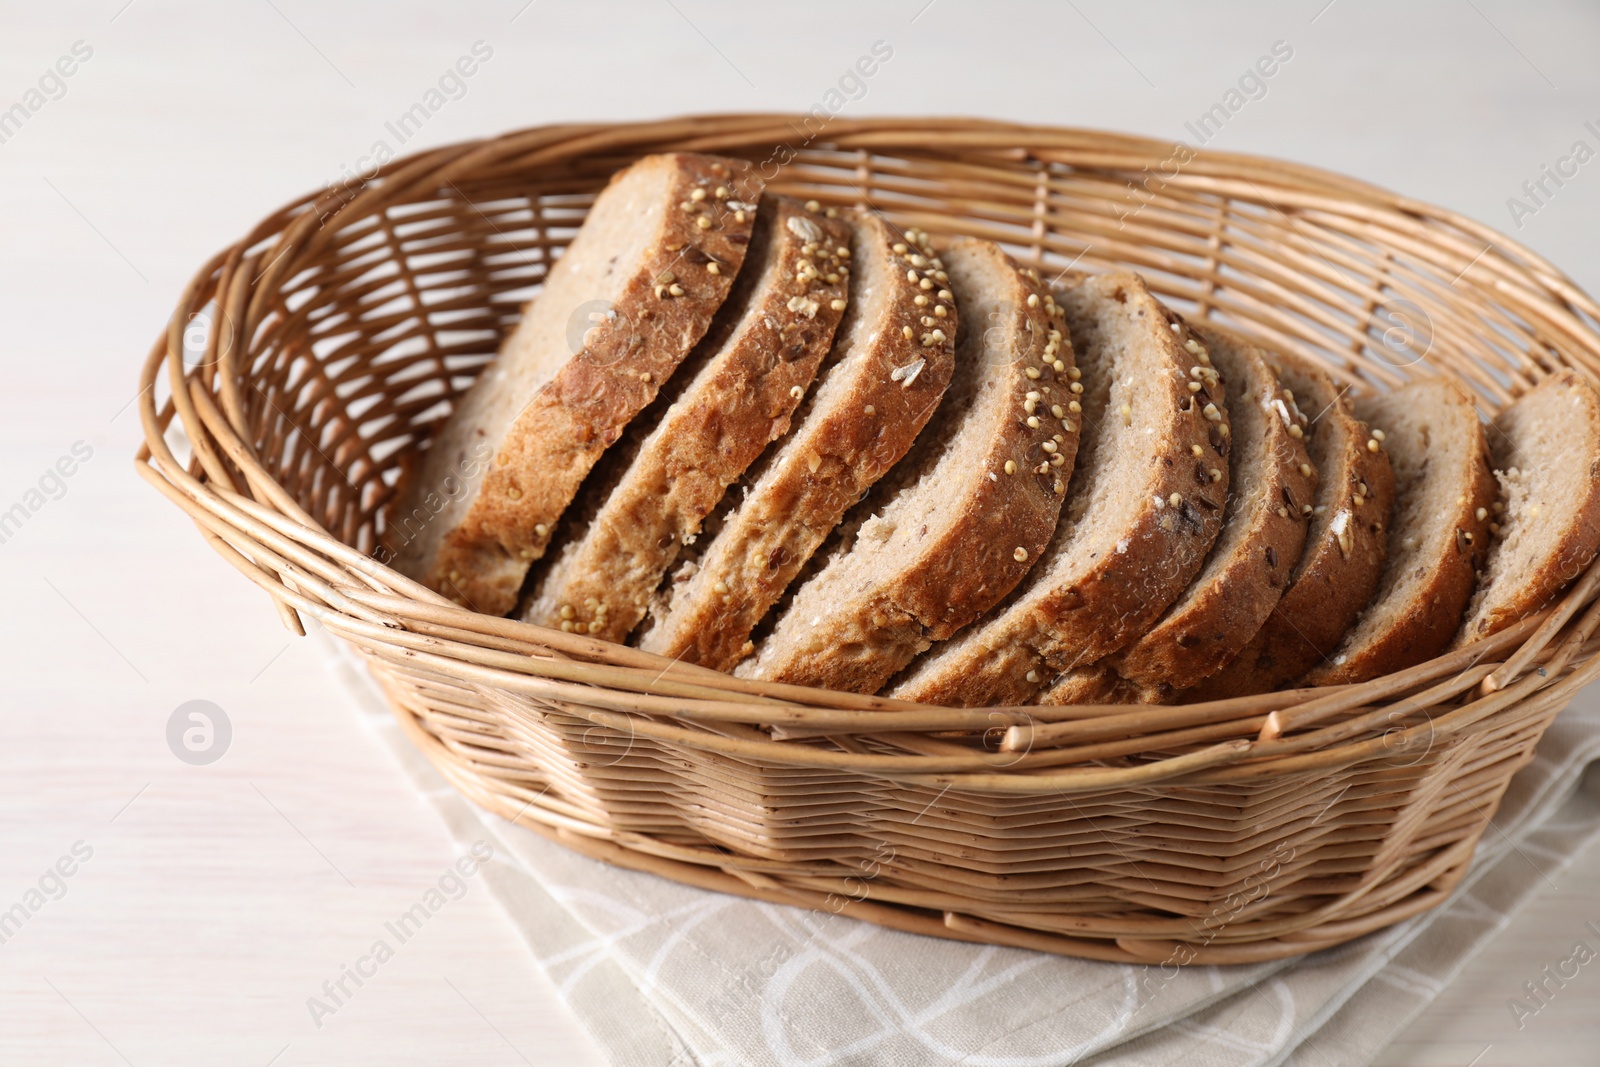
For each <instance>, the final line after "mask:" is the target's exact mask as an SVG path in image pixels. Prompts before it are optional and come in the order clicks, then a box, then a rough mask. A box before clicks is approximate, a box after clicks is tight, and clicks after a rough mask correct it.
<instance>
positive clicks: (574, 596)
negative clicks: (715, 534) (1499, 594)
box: [522, 195, 850, 641]
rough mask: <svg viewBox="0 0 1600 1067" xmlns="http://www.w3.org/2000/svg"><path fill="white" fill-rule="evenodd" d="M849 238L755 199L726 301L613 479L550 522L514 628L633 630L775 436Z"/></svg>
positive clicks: (796, 393) (815, 346) (797, 394)
mask: <svg viewBox="0 0 1600 1067" xmlns="http://www.w3.org/2000/svg"><path fill="white" fill-rule="evenodd" d="M813 204H815V202H814V201H813ZM849 242H850V227H849V225H848V224H847V223H846V222H845V220H844V219H842V218H828V217H826V215H824V214H823V213H822V212H821V211H820V210H819V211H807V210H806V208H805V207H804V206H802V205H801V203H800V202H799V201H798V200H793V199H790V198H789V197H786V196H775V195H768V196H766V197H764V198H763V199H762V202H761V210H760V215H759V216H758V218H757V220H756V226H755V231H754V233H753V234H752V236H751V240H750V252H749V255H748V256H747V257H746V260H745V264H744V267H743V269H742V270H741V271H740V272H739V275H738V278H737V280H736V281H735V283H734V288H733V293H732V295H730V296H729V297H728V300H727V302H726V303H725V304H723V306H722V310H721V311H719V312H718V313H717V318H716V320H715V322H714V323H713V325H712V327H711V329H710V331H709V332H708V333H707V334H706V336H705V338H704V339H703V340H702V341H701V342H700V344H699V345H698V346H697V347H696V349H695V352H694V353H693V354H692V355H691V356H690V357H689V358H688V360H686V361H685V364H684V366H683V367H682V368H680V369H679V372H678V377H677V378H674V379H673V381H672V382H671V383H669V385H668V389H667V390H666V391H664V392H663V395H662V396H661V397H659V398H658V399H657V401H656V405H655V406H656V407H661V406H663V402H665V401H670V404H667V405H665V406H666V410H665V412H664V413H662V414H661V417H660V418H659V420H656V421H654V422H653V425H652V424H650V422H649V421H648V420H649V418H650V415H651V414H652V412H646V413H645V415H642V416H641V417H640V418H639V419H637V420H635V423H634V425H633V426H631V427H630V428H629V430H628V432H627V437H626V438H625V439H624V442H623V443H622V444H621V445H619V446H618V448H617V449H616V450H614V452H622V451H623V449H624V446H625V445H631V446H632V447H629V448H627V449H626V455H625V456H624V455H618V456H617V460H618V463H619V466H621V468H622V469H621V470H620V471H619V472H618V475H617V476H616V477H615V478H614V479H609V480H610V481H613V482H614V484H610V485H605V486H603V487H602V488H601V490H600V491H599V492H600V493H601V494H603V495H600V496H599V499H598V501H597V503H598V508H597V509H596V510H595V512H594V514H593V515H592V516H591V517H589V518H588V519H587V521H577V522H573V521H569V522H568V523H566V524H564V527H572V528H570V529H568V528H564V529H563V530H562V531H561V533H562V538H563V540H564V542H565V543H564V547H563V548H562V549H561V550H560V552H559V554H558V556H557V558H556V559H555V560H554V562H553V563H552V564H551V565H550V566H549V568H548V569H547V570H546V571H545V573H544V574H543V575H541V576H540V578H539V581H538V584H537V586H536V588H535V591H534V593H533V595H532V596H531V598H530V599H529V601H528V602H527V604H526V605H525V607H524V609H523V611H522V618H523V620H524V621H526V622H533V623H539V624H541V625H544V626H559V627H561V628H562V629H563V630H569V631H572V630H576V631H577V632H579V633H589V634H593V635H596V636H598V637H601V638H604V639H605V640H607V641H622V640H624V639H625V638H626V637H627V636H628V634H629V632H630V631H632V630H633V628H634V627H635V626H637V625H638V624H639V621H640V620H641V619H643V618H644V615H645V611H646V609H647V608H648V607H649V604H650V597H651V595H652V594H653V593H654V592H655V590H656V587H657V586H658V585H659V584H660V583H661V576H662V575H663V574H665V573H666V572H667V569H668V568H669V567H671V566H672V563H673V561H674V560H675V559H676V558H677V556H678V552H679V549H680V548H681V546H682V545H683V544H685V543H687V542H690V541H693V540H694V538H695V537H696V535H697V534H698V533H699V531H700V524H701V522H702V521H703V520H704V519H705V517H706V516H707V515H708V514H709V513H710V512H711V509H712V508H713V507H715V506H716V504H717V502H718V501H719V500H721V499H722V495H723V493H724V491H725V490H726V489H727V488H728V486H729V484H731V483H732V482H733V481H734V480H735V479H736V478H738V477H739V476H740V475H741V474H743V473H744V471H745V468H747V467H748V466H749V465H750V464H751V463H753V462H755V460H756V457H757V456H759V455H760V454H761V452H762V450H763V449H765V448H766V447H767V445H768V444H770V443H771V442H773V441H775V440H777V439H778V438H779V437H781V436H782V435H783V434H784V432H785V431H787V430H788V428H789V418H790V416H791V415H792V414H793V413H794V410H795V408H797V407H798V406H799V405H800V400H801V398H802V397H803V396H804V395H805V392H806V390H807V389H808V388H810V386H811V382H812V379H813V378H815V377H816V374H817V368H818V367H819V366H820V365H821V363H822V358H823V357H824V356H825V355H827V352H828V349H829V347H830V346H831V344H832V342H833V335H834V331H835V330H836V329H837V328H838V325H839V320H840V319H841V318H842V317H843V314H844V309H845V301H846V293H847V290H848V288H849V283H848V277H849V273H850V268H849V263H848V258H849V254H850V248H849ZM685 378H687V381H682V380H681V379H685ZM674 385H676V386H678V390H677V391H676V392H673V391H672V386H674ZM652 411H653V409H652ZM606 462H607V463H610V462H611V459H610V457H608V458H607V460H606ZM597 474H598V472H597ZM589 491H590V490H589V489H588V488H585V489H584V493H585V494H588V493H589ZM578 510H579V509H578V508H574V509H573V511H578Z"/></svg>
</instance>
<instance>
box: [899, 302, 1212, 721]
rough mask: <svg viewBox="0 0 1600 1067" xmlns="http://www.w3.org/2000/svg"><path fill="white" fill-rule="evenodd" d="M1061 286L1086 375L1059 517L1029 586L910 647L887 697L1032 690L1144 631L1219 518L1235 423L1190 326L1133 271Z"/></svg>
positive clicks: (1024, 698)
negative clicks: (937, 638)
mask: <svg viewBox="0 0 1600 1067" xmlns="http://www.w3.org/2000/svg"><path fill="white" fill-rule="evenodd" d="M1058 300H1059V302H1060V303H1061V304H1062V305H1063V306H1064V307H1065V309H1066V312H1067V323H1068V325H1069V327H1070V328H1071V329H1070V332H1071V337H1072V348H1073V351H1074V353H1075V354H1076V356H1077V361H1078V367H1079V369H1080V370H1081V371H1082V374H1083V377H1082V380H1081V381H1080V382H1078V383H1076V384H1080V385H1084V386H1085V387H1086V388H1085V392H1084V393H1083V394H1082V397H1083V399H1082V404H1083V408H1084V412H1083V414H1084V420H1083V427H1084V429H1083V438H1082V440H1081V441H1080V443H1079V452H1078V459H1077V464H1076V469H1075V471H1074V474H1073V478H1072V482H1071V484H1070V485H1069V487H1068V489H1067V502H1066V504H1065V506H1064V507H1063V510H1062V518H1061V522H1060V524H1059V525H1058V527H1057V529H1056V533H1055V536H1054V537H1053V538H1052V540H1051V543H1050V545H1049V546H1048V547H1047V548H1046V550H1045V553H1044V556H1043V558H1042V559H1041V560H1040V562H1039V564H1038V565H1037V566H1036V567H1035V568H1034V569H1033V571H1032V572H1031V573H1030V575H1029V577H1028V579H1027V581H1026V582H1025V583H1024V584H1023V586H1022V587H1021V588H1020V589H1019V590H1018V591H1017V592H1015V593H1014V594H1013V595H1012V596H1011V597H1010V598H1008V600H1007V601H1005V602H1004V603H1002V604H1000V605H999V606H997V607H996V608H994V609H992V610H991V611H990V612H988V613H987V614H986V615H985V616H984V618H982V619H980V620H979V621H978V622H976V623H974V624H973V625H972V626H970V627H968V628H967V629H966V630H964V631H963V632H961V633H959V634H957V635H956V636H955V637H954V638H953V639H952V640H950V641H948V642H946V643H944V644H942V645H936V646H935V647H934V648H932V649H930V650H929V651H928V652H926V653H924V654H923V656H922V657H920V658H919V659H918V660H916V661H914V662H913V663H912V664H911V666H910V667H909V668H908V670H907V671H906V672H905V673H904V674H903V676H902V678H901V679H900V680H899V681H898V682H897V683H894V684H892V686H891V688H890V690H889V691H890V692H891V693H892V695H894V696H896V697H902V698H905V699H909V700H919V701H925V702H928V703H934V704H945V705H952V706H966V707H976V706H986V705H1005V704H1024V703H1027V702H1028V701H1029V700H1031V699H1032V698H1033V697H1034V695H1035V694H1036V693H1037V692H1038V691H1039V688H1040V686H1041V684H1042V682H1043V681H1044V679H1045V678H1047V677H1051V676H1054V675H1056V674H1059V673H1064V672H1065V671H1068V670H1070V669H1072V668H1073V667H1075V666H1078V665H1079V664H1081V663H1085V662H1093V661H1094V660H1098V659H1100V658H1102V657H1104V656H1106V655H1109V654H1110V653H1112V652H1114V651H1116V650H1117V649H1118V648H1121V647H1122V646H1123V645H1124V644H1126V643H1127V642H1128V641H1130V640H1131V639H1133V638H1134V637H1135V636H1137V635H1138V634H1140V633H1141V632H1143V631H1144V629H1145V628H1146V627H1147V626H1148V625H1149V624H1150V622H1151V621H1152V620H1153V619H1154V618H1155V617H1156V616H1158V615H1159V614H1160V613H1161V612H1162V611H1163V610H1165V608H1166V607H1167V605H1168V604H1170V603H1172V601H1173V600H1174V599H1176V598H1177V596H1178V595H1179V594H1180V593H1181V592H1182V591H1183V589H1184V587H1185V586H1187V585H1188V584H1189V581H1190V580H1191V579H1192V578H1193V577H1194V575H1195V573H1196V572H1197V571H1198V570H1199V569H1200V566H1201V564H1202V563H1203V562H1204V560H1205V556H1206V553H1207V552H1208V551H1209V550H1210V547H1211V544H1212V542H1213V541H1214V540H1216V536H1217V532H1218V530H1219V529H1220V528H1221V525H1222V510H1223V505H1224V503H1225V502H1226V493H1227V485H1228V472H1227V466H1228V464H1227V462H1226V458H1227V452H1228V436H1227V435H1228V433H1229V432H1230V431H1229V430H1228V422H1227V414H1226V406H1225V404H1224V403H1223V395H1222V390H1221V386H1220V385H1219V384H1218V383H1217V381H1216V376H1215V375H1214V373H1212V372H1211V371H1210V368H1209V357H1208V356H1206V355H1205V354H1204V350H1203V348H1202V346H1201V344H1200V342H1199V340H1198V339H1197V338H1195V337H1194V335H1193V334H1192V333H1191V332H1190V331H1189V329H1188V327H1187V326H1186V325H1185V324H1184V323H1183V320H1182V319H1181V318H1180V317H1179V316H1178V315H1177V314H1176V313H1175V312H1172V311H1170V310H1168V309H1167V308H1166V307H1164V306H1163V305H1162V304H1161V303H1160V302H1159V301H1157V300H1156V298H1155V297H1154V296H1152V295H1151V294H1150V292H1149V290H1148V289H1147V288H1146V287H1145V284H1144V282H1143V280H1142V279H1140V278H1139V276H1138V275H1136V274H1132V273H1129V272H1124V271H1118V272H1114V273H1109V274H1102V275H1096V276H1093V277H1088V278H1082V279H1079V280H1076V281H1075V282H1074V284H1072V285H1070V286H1069V287H1068V288H1066V289H1063V290H1062V291H1061V292H1060V293H1059V294H1058ZM1191 367H1194V368H1197V372H1196V373H1195V374H1194V375H1192V376H1191V374H1190V368H1191ZM1191 382H1194V383H1196V384H1197V385H1198V386H1199V388H1198V389H1197V390H1193V391H1191V389H1190V388H1189V385H1190V383H1191ZM1124 405H1126V406H1127V410H1126V411H1124ZM1124 430H1126V431H1127V432H1126V433H1124V432H1123V431H1124ZM1197 445H1198V446H1199V447H1200V448H1201V452H1202V457H1203V458H1202V459H1200V460H1196V458H1195V457H1194V454H1193V449H1194V447H1195V446H1197ZM1209 469H1216V470H1217V472H1218V476H1217V478H1216V479H1214V480H1213V479H1212V478H1211V477H1210V476H1209ZM1197 476H1198V477H1197ZM1199 479H1203V481H1202V480H1199ZM1174 496H1175V497H1176V498H1177V502H1176V503H1175V504H1174V503H1170V500H1171V498H1173V497H1174Z"/></svg>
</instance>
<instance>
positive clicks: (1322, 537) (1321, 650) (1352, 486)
mask: <svg viewBox="0 0 1600 1067" xmlns="http://www.w3.org/2000/svg"><path fill="white" fill-rule="evenodd" d="M1273 361H1274V366H1275V368H1276V370H1277V373H1278V378H1279V380H1280V381H1281V382H1282V383H1283V387H1284V389H1285V390H1286V392H1285V395H1284V398H1285V401H1286V402H1290V403H1293V404H1294V405H1296V407H1298V409H1299V410H1300V411H1301V412H1302V413H1303V414H1304V415H1305V416H1306V418H1307V421H1306V423H1305V440H1306V446H1307V450H1308V451H1309V452H1310V454H1311V462H1312V464H1313V465H1314V466H1315V467H1316V469H1317V472H1318V474H1319V475H1320V481H1319V482H1318V484H1317V493H1316V497H1315V499H1314V500H1313V508H1312V515H1311V523H1310V528H1309V529H1308V530H1307V532H1306V547H1305V551H1304V552H1303V553H1302V554H1301V556H1300V562H1299V564H1298V565H1296V567H1295V569H1294V573H1293V575H1292V576H1291V577H1290V580H1289V588H1288V589H1287V590H1286V591H1285V592H1284V594H1283V597H1282V599H1280V600H1279V601H1278V603H1277V606H1276V607H1274V608H1273V609H1272V614H1271V615H1269V616H1268V617H1267V621H1266V622H1265V623H1264V624H1263V625H1262V627H1261V629H1260V630H1259V631H1257V632H1256V634H1255V636H1254V637H1252V638H1251V639H1250V643H1249V644H1247V645H1246V646H1245V647H1244V649H1243V651H1241V652H1240V653H1239V654H1238V655H1237V656H1235V657H1234V658H1233V659H1232V660H1231V661H1230V662H1229V663H1228V664H1227V666H1225V667H1223V669H1222V670H1221V671H1219V672H1217V673H1216V674H1214V675H1212V676H1211V677H1210V678H1207V679H1206V680H1205V681H1203V682H1201V683H1200V684H1199V685H1198V686H1195V687H1194V688H1192V689H1190V690H1188V691H1186V692H1185V693H1183V694H1182V696H1181V698H1180V699H1181V700H1183V701H1185V702H1193V701H1201V700H1221V699H1224V698H1227V697H1234V696H1244V695H1246V694H1250V693H1264V692H1268V691H1270V690H1273V689H1276V688H1278V687H1279V686H1280V685H1282V684H1284V683H1285V682H1288V681H1290V680H1291V679H1294V678H1298V677H1300V675H1302V674H1304V673H1305V672H1306V671H1308V670H1310V669H1311V668H1313V667H1315V666H1317V665H1318V664H1319V663H1321V662H1322V661H1323V660H1324V659H1326V658H1328V657H1330V656H1332V655H1333V654H1334V652H1335V651H1337V649H1338V647H1339V644H1340V642H1341V641H1343V640H1344V635H1345V631H1346V630H1348V629H1349V628H1350V625H1351V624H1352V623H1353V622H1354V621H1355V619H1356V616H1358V615H1360V614H1361V612H1362V610H1363V609H1364V608H1365V607H1366V606H1367V604H1368V603H1369V602H1370V601H1371V600H1372V594H1373V592H1374V591H1375V590H1376V589H1377V587H1378V578H1379V576H1380V575H1381V574H1382V573H1383V565H1384V560H1385V559H1386V557H1387V551H1388V549H1387V546H1388V536H1389V516H1390V512H1391V510H1392V509H1393V506H1394V472H1393V470H1392V469H1391V468H1390V466H1389V454H1388V453H1387V452H1385V451H1384V450H1383V448H1382V446H1381V444H1380V443H1379V441H1378V440H1377V439H1376V438H1374V437H1373V436H1372V435H1371V433H1369V432H1368V429H1367V425H1366V423H1364V422H1362V421H1361V420H1359V419H1357V418H1356V416H1355V408H1354V401H1353V400H1352V398H1351V396H1350V394H1349V390H1348V389H1347V388H1346V387H1344V386H1342V385H1340V384H1339V383H1337V382H1335V381H1334V380H1333V378H1331V377H1330V376H1329V375H1328V374H1327V373H1326V372H1325V371H1324V370H1323V369H1322V367H1321V366H1320V365H1319V364H1317V363H1315V362H1314V361H1312V360H1310V359H1308V358H1306V357H1303V356H1296V355H1293V354H1290V353H1283V352H1279V353H1275V354H1274V356H1273ZM1379 432H1380V433H1381V432H1382V431H1381V430H1380V431H1379ZM1357 515H1359V516H1360V519H1359V521H1358V520H1357V519H1356V516H1357Z"/></svg>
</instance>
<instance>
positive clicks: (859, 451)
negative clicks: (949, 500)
mask: <svg viewBox="0 0 1600 1067" xmlns="http://www.w3.org/2000/svg"><path fill="white" fill-rule="evenodd" d="M851 220H852V221H851V225H852V228H853V229H854V231H855V232H854V236H853V239H852V244H851V248H852V255H851V264H852V270H851V274H850V298H849V300H850V303H849V306H848V308H847V309H846V311H845V316H844V321H843V322H842V323H840V325H839V331H838V333H837V335H836V336H835V339H834V346H833V351H832V353H830V355H829V357H828V366H827V368H826V370H825V371H824V373H823V377H822V380H821V382H820V383H819V384H818V385H817V387H816V388H815V389H814V390H813V391H812V392H811V395H810V396H808V397H807V398H806V400H805V402H804V403H803V404H802V406H801V409H800V412H799V413H798V414H797V416H796V418H795V426H794V429H792V430H791V431H790V432H789V434H788V435H787V436H786V437H784V438H782V439H781V440H780V441H778V442H777V444H775V445H774V446H773V449H774V450H773V451H770V452H769V453H768V456H767V457H765V458H763V460H762V461H760V463H758V464H757V467H756V469H754V470H753V471H752V472H751V475H750V479H749V485H748V492H747V493H740V492H730V498H731V499H730V504H731V506H732V507H733V513H732V514H731V515H729V516H727V517H726V518H725V520H724V521H722V522H721V524H720V528H719V529H718V530H717V532H716V534H715V536H714V537H712V538H711V540H710V544H709V545H708V546H707V547H706V548H705V551H704V554H703V555H701V556H700V557H699V559H692V560H688V561H686V562H685V563H684V564H683V565H682V566H680V567H679V568H678V570H677V571H676V572H675V574H674V575H673V579H672V580H671V581H669V582H668V588H667V589H666V590H665V592H664V593H663V594H662V595H661V596H658V598H657V599H656V601H655V602H654V603H653V604H652V607H651V616H652V617H651V619H650V620H649V626H648V629H646V630H644V631H643V632H642V633H641V634H640V636H639V638H638V644H639V647H640V648H643V649H645V650H647V651H650V652H656V653H660V654H661V655H664V656H671V657H674V658H682V659H684V660H686V661H688V662H691V663H698V664H700V665H702V666H706V667H712V668H715V669H718V670H728V669H731V668H732V667H733V666H734V664H736V663H738V662H739V660H741V659H743V658H744V657H745V656H747V655H749V653H750V651H751V650H752V646H751V642H750V635H751V633H752V632H754V630H755V628H756V625H757V624H758V623H759V622H760V621H761V620H762V618H763V617H764V616H765V615H766V614H767V612H768V610H769V609H771V608H772V606H773V605H774V604H776V603H777V602H778V598H779V597H781V596H782V595H783V592H784V590H785V589H787V588H788V586H789V583H790V582H791V581H793V580H794V578H795V576H796V575H797V574H799V573H800V569H801V567H803V566H804V565H805V563H806V561H807V560H809V559H810V558H811V554H812V553H813V552H815V551H816V550H817V548H818V546H820V545H821V544H822V542H823V540H824V539H825V538H826V537H827V536H828V534H829V533H830V532H831V531H832V530H833V528H834V527H835V526H836V525H838V523H839V520H840V519H841V518H842V517H843V516H844V514H845V512H846V511H848V510H849V509H850V508H851V507H852V506H854V505H855V504H856V502H857V501H859V500H860V499H861V497H862V495H863V494H865V493H866V491H867V490H868V489H870V488H871V487H872V485H873V483H875V482H876V481H877V480H878V479H879V478H881V477H883V475H884V474H885V473H886V472H887V471H888V470H889V468H890V467H892V466H894V465H895V463H897V462H898V461H899V460H900V458H901V457H902V456H904V455H905V453H906V451H907V450H908V449H909V448H910V447H911V443H912V442H913V441H914V440H915V439H916V437H917V434H918V433H920V432H921V430H922V427H923V426H924V425H925V424H926V423H927V421H928V419H929V417H930V416H931V415H932V414H933V411H934V409H935V408H936V407H938V405H939V400H940V398H941V397H943V396H944V392H945V388H946V387H947V386H948V385H949V384H950V374H951V371H952V369H953V360H952V354H953V352H954V349H955V336H956V329H957V315H956V306H955V299H954V297H953V296H952V294H951V292H950V290H949V289H947V288H945V282H946V280H947V275H946V273H945V271H944V269H943V267H942V266H941V265H940V263H939V261H938V259H937V257H936V256H935V255H934V252H933V249H932V248H931V246H929V245H928V244H927V235H926V234H924V233H921V232H918V231H915V230H912V231H907V232H906V233H905V235H904V236H903V237H902V236H901V235H900V234H898V233H896V232H895V231H894V230H893V229H892V228H891V227H890V225H889V224H888V223H887V222H886V221H884V220H883V219H882V218H880V217H878V216H876V215H873V214H868V213H854V214H853V215H852V216H851ZM720 510H721V509H720V508H719V511H720Z"/></svg>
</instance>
